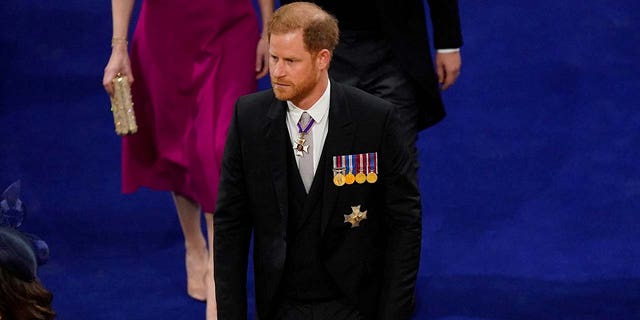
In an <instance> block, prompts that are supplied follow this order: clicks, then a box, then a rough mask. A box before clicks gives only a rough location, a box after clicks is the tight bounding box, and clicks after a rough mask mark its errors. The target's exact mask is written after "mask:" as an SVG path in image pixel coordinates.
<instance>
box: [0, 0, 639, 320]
mask: <svg viewBox="0 0 640 320" xmlns="http://www.w3.org/2000/svg"><path fill="white" fill-rule="evenodd" d="M460 7H461V10H462V12H461V14H462V24H463V31H464V38H465V46H464V48H463V71H462V75H461V78H460V79H459V81H458V83H457V84H456V85H455V86H454V87H453V88H452V89H451V90H449V91H447V92H445V94H444V98H445V101H446V103H447V106H448V113H449V115H448V117H447V118H446V119H445V121H444V122H443V123H441V124H440V125H438V126H436V127H435V128H433V129H430V130H428V131H426V132H423V133H422V134H421V136H420V141H419V149H420V156H421V164H422V167H421V171H420V179H421V181H420V187H421V190H422V193H423V204H424V237H423V239H424V242H423V244H424V245H423V252H422V264H421V271H420V277H419V282H418V292H417V297H418V299H419V303H418V306H417V309H416V315H415V317H414V318H415V319H430V320H435V319H438V320H489V319H581V320H582V319H615V320H619V319H640V216H639V213H640V167H639V166H638V162H639V161H638V159H640V134H639V130H638V129H639V127H640V113H639V112H638V110H640V108H639V105H638V100H639V99H640V76H639V75H640V59H638V57H640V33H638V32H637V31H638V30H639V29H640V22H638V21H639V20H638V16H637V12H640V4H639V3H638V2H637V1H631V0H620V1H598V0H586V1H577V0H569V1H551V0H542V1H505V0H497V1H491V2H488V1H464V0H463V1H461V2H460ZM109 10H110V4H109V2H108V1H85V0H70V1H64V2H51V1H36V0H4V1H3V2H2V3H1V4H0V30H1V31H0V46H1V48H2V50H1V52H0V55H1V56H0V72H1V74H2V78H1V79H0V90H1V91H0V93H1V94H0V189H1V188H3V187H4V186H8V185H9V184H10V183H11V182H13V181H15V180H18V179H21V180H22V200H23V201H25V203H26V205H27V207H28V210H29V214H30V216H29V218H28V220H27V221H26V223H25V225H24V227H23V228H24V230H25V231H29V232H32V233H35V234H37V235H39V236H41V237H42V238H44V239H45V240H46V241H47V242H48V243H49V245H50V247H51V260H50V262H49V263H48V264H47V265H45V266H44V267H42V268H41V269H40V276H41V278H42V280H43V282H44V283H45V284H46V286H47V287H49V288H50V289H51V290H52V291H53V292H54V296H55V297H54V307H55V309H56V311H57V312H58V314H59V319H200V318H203V315H204V308H205V305H204V304H203V303H199V302H196V301H193V300H191V299H189V298H188V297H187V296H186V294H185V283H184V278H185V276H184V268H183V264H184V261H183V259H184V257H183V249H182V236H181V234H180V229H179V225H178V221H177V217H176V216H175V212H174V210H173V207H172V203H171V199H170V196H169V195H168V194H166V193H160V192H151V191H148V190H143V191H141V192H138V193H136V194H134V195H130V196H123V195H121V194H120V189H119V185H120V184H119V181H120V173H119V157H120V151H119V139H118V138H117V137H116V136H115V134H114V133H113V128H112V119H111V114H110V112H109V109H108V108H109V102H108V99H107V97H106V95H105V94H104V92H103V90H102V87H101V77H102V69H103V68H104V65H105V63H106V61H107V59H108V54H109V50H110V48H109V39H110V37H111V35H110V32H111V29H110V28H111V22H110V21H111V20H110V11H109ZM634 13H635V15H634ZM263 86H264V83H263ZM249 289H250V290H249V291H250V292H251V291H252V284H251V283H250V288H249ZM250 305H251V306H253V301H251V302H250ZM250 313H251V318H253V311H252V310H250Z"/></svg>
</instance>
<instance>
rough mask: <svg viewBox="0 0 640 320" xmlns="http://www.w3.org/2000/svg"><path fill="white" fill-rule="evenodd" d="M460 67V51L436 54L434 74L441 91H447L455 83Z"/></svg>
mask: <svg viewBox="0 0 640 320" xmlns="http://www.w3.org/2000/svg"><path fill="white" fill-rule="evenodd" d="M461 65H462V60H461V58H460V51H458V52H447V53H444V52H437V53H436V73H437V74H438V82H439V83H440V87H441V88H442V90H447V89H448V88H449V87H450V86H451V85H453V83H454V82H456V79H458V75H460V67H461Z"/></svg>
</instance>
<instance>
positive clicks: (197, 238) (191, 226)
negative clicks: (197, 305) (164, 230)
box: [171, 193, 209, 301]
mask: <svg viewBox="0 0 640 320" xmlns="http://www.w3.org/2000/svg"><path fill="white" fill-rule="evenodd" d="M171 195H172V196H173V201H174V203H175V205H176V210H177V211H178V218H179V220H180V226H181V227H182V233H183V235H184V244H185V249H186V256H185V265H186V269H187V293H188V294H189V296H191V297H192V298H194V299H196V300H200V301H204V300H205V299H206V298H207V287H208V286H207V283H206V278H207V271H208V270H207V269H208V263H207V259H209V253H208V252H207V245H206V242H205V239H204V236H203V235H202V229H201V226H200V206H199V205H198V204H197V203H195V202H193V201H192V200H190V199H188V198H185V197H183V196H180V195H177V194H175V193H171Z"/></svg>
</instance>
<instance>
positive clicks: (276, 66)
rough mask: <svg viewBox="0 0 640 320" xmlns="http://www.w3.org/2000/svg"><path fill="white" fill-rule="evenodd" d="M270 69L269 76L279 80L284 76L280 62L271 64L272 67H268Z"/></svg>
mask: <svg viewBox="0 0 640 320" xmlns="http://www.w3.org/2000/svg"><path fill="white" fill-rule="evenodd" d="M270 69H271V75H273V76H274V77H277V78H280V77H282V76H284V67H283V66H282V62H281V61H278V62H274V63H272V66H271V67H270Z"/></svg>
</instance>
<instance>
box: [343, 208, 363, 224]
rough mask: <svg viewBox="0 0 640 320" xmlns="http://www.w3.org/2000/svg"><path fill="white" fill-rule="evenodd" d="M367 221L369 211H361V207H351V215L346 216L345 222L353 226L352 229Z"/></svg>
mask: <svg viewBox="0 0 640 320" xmlns="http://www.w3.org/2000/svg"><path fill="white" fill-rule="evenodd" d="M365 219H367V211H366V210H365V211H360V205H357V206H354V207H351V214H345V215H344V222H345V223H347V222H348V223H349V224H351V228H355V227H359V226H360V221H362V220H365Z"/></svg>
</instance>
